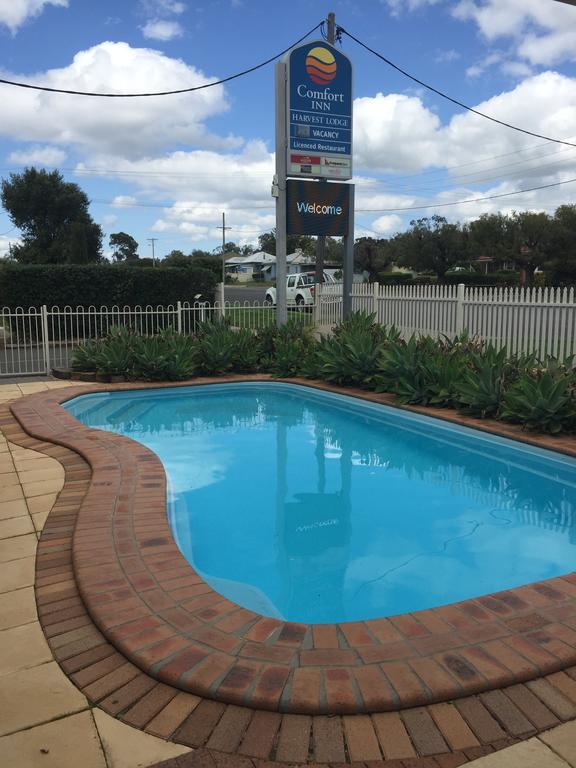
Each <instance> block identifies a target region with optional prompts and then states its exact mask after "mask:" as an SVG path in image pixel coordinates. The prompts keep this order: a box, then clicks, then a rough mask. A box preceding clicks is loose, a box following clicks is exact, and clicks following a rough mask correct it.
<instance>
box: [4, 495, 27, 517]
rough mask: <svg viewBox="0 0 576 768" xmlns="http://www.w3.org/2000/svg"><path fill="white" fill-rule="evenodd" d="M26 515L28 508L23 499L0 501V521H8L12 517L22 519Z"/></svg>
mask: <svg viewBox="0 0 576 768" xmlns="http://www.w3.org/2000/svg"><path fill="white" fill-rule="evenodd" d="M27 514H28V507H27V506H26V502H25V501H24V499H14V500H13V501H0V520H9V519H10V518H12V517H22V516H23V515H27Z"/></svg>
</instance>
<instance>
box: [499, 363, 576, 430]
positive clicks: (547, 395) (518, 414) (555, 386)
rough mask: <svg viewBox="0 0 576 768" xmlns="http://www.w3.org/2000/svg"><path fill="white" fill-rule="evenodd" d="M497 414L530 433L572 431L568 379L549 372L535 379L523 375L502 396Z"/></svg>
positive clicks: (575, 406) (574, 418)
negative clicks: (521, 426) (500, 406)
mask: <svg viewBox="0 0 576 768" xmlns="http://www.w3.org/2000/svg"><path fill="white" fill-rule="evenodd" d="M500 415H501V417H502V418H503V419H504V420H506V421H512V422H516V423H519V424H522V425H523V426H524V427H525V428H526V429H529V430H533V431H538V432H548V433H550V434H553V435H556V434H559V433H560V432H571V431H573V430H574V429H575V428H576V403H575V401H574V395H573V394H572V393H571V392H570V380H569V379H568V378H567V377H565V376H561V377H558V376H555V375H554V374H552V373H551V372H550V371H546V372H545V373H544V374H543V375H542V376H540V377H536V378H532V377H529V376H527V375H523V376H522V377H521V378H520V379H518V381H517V382H516V383H515V384H514V385H513V386H512V387H511V388H510V389H509V390H508V392H507V393H506V395H505V396H504V402H503V405H502V410H501V414H500Z"/></svg>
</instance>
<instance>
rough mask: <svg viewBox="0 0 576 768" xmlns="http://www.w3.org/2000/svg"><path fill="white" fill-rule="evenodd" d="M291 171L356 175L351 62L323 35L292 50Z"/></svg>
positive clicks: (312, 174) (341, 176) (325, 175)
mask: <svg viewBox="0 0 576 768" xmlns="http://www.w3.org/2000/svg"><path fill="white" fill-rule="evenodd" d="M287 71H288V87H287V97H288V104H287V120H288V126H287V128H288V130H287V137H288V163H287V169H288V175H289V176H310V177H320V178H334V179H350V178H352V64H351V62H350V60H349V59H348V58H347V56H345V55H344V54H343V53H341V52H340V51H338V50H336V48H333V47H332V46H331V45H329V44H328V43H325V42H324V41H318V40H316V41H314V42H311V43H305V44H304V45H301V46H299V47H298V48H294V49H293V50H292V51H291V52H290V53H289V54H288V67H287Z"/></svg>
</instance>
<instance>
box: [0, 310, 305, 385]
mask: <svg viewBox="0 0 576 768" xmlns="http://www.w3.org/2000/svg"><path fill="white" fill-rule="evenodd" d="M290 315H291V316H294V317H296V318H298V319H299V320H300V321H301V322H303V323H310V322H311V321H312V317H311V314H310V313H300V312H296V311H292V312H291V313H290ZM221 316H225V317H226V318H227V320H228V321H229V322H230V324H231V325H232V326H238V327H244V328H252V329H258V328H265V327H267V326H269V325H273V324H274V323H275V322H276V308H275V307H273V306H271V305H270V304H267V303H266V302H246V301H245V302H240V301H236V302H225V303H224V305H222V304H220V303H218V302H215V303H212V304H209V303H207V302H195V303H193V304H189V303H187V302H178V303H177V304H174V305H168V306H151V305H148V306H136V307H93V306H91V307H70V306H66V307H47V306H42V307H39V308H34V307H32V308H30V309H24V308H21V307H18V308H16V309H9V308H4V309H0V378H1V377H6V376H22V375H41V374H49V373H50V371H51V370H52V368H54V367H56V368H61V367H67V366H69V364H70V361H71V357H72V353H73V351H74V349H75V348H76V347H77V346H78V345H79V344H82V343H84V342H86V341H88V340H89V339H97V338H101V337H102V336H105V335H106V334H107V333H108V332H109V331H110V328H111V327H112V326H124V327H128V328H131V329H133V330H134V331H136V332H137V333H141V334H144V335H152V334H155V333H158V332H159V331H162V330H165V329H168V328H172V329H173V330H175V331H176V332H178V333H186V334H190V333H194V331H195V330H196V329H197V328H198V325H199V324H200V323H203V322H205V321H208V320H212V319H214V318H216V317H221Z"/></svg>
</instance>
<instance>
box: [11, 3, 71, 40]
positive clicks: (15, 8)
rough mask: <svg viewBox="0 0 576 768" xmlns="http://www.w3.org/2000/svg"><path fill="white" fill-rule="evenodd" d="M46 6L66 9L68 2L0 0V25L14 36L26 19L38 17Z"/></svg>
mask: <svg viewBox="0 0 576 768" xmlns="http://www.w3.org/2000/svg"><path fill="white" fill-rule="evenodd" d="M46 5H54V6H58V7H60V8H67V7H68V0H0V24H4V25H5V26H7V27H8V29H9V30H10V31H11V32H12V34H14V33H15V32H16V30H17V29H18V28H19V27H21V26H22V24H24V22H26V21H27V20H28V19H32V18H34V17H35V16H38V15H39V14H41V13H42V11H43V10H44V7H45V6H46Z"/></svg>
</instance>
